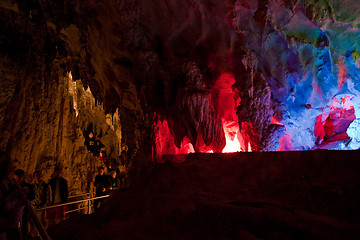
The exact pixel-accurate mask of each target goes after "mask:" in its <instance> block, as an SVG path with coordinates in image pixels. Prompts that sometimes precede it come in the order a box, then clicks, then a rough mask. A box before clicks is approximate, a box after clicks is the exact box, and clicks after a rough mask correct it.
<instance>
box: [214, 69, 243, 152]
mask: <svg viewBox="0 0 360 240" xmlns="http://www.w3.org/2000/svg"><path fill="white" fill-rule="evenodd" d="M234 83H235V78H234V76H233V75H232V74H230V73H223V74H221V75H220V77H219V78H218V79H217V81H216V83H215V85H214V88H213V89H212V92H211V96H212V102H213V106H214V109H215V111H216V112H217V114H218V115H219V116H220V118H221V120H222V123H223V128H224V132H225V138H226V145H225V147H224V149H223V151H222V152H223V153H227V152H240V151H241V145H240V141H239V137H240V130H239V120H238V117H237V115H236V107H237V106H238V105H239V103H240V97H239V96H238V94H237V92H236V91H235V90H234V89H233V88H232V86H233V85H234Z"/></svg>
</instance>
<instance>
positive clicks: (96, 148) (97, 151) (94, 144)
mask: <svg viewBox="0 0 360 240" xmlns="http://www.w3.org/2000/svg"><path fill="white" fill-rule="evenodd" d="M85 146H86V148H87V149H88V151H89V152H90V153H91V154H92V155H94V156H96V157H98V158H99V159H100V161H101V162H103V163H104V164H105V166H106V167H108V168H109V167H110V158H109V157H108V156H107V154H106V149H105V145H104V144H103V143H102V142H101V140H100V136H99V135H97V136H96V138H95V136H94V133H93V132H91V131H90V132H89V133H88V134H87V136H86V138H85Z"/></svg>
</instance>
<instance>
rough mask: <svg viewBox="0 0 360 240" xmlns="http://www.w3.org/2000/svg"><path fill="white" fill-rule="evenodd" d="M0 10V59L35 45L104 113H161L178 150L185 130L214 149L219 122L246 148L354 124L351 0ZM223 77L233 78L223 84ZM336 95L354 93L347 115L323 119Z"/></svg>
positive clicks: (356, 10) (359, 5) (355, 55)
mask: <svg viewBox="0 0 360 240" xmlns="http://www.w3.org/2000/svg"><path fill="white" fill-rule="evenodd" d="M0 6H1V7H0V10H1V12H2V14H1V15H2V16H1V21H2V22H3V23H4V25H3V26H4V27H3V28H2V31H1V35H0V36H1V38H0V46H1V55H2V56H4V57H7V58H10V59H13V60H14V62H15V63H16V64H19V65H22V66H26V64H27V62H28V61H29V59H32V58H36V57H37V56H38V55H39V53H40V52H41V53H42V56H45V58H46V61H45V62H47V63H48V64H49V65H50V64H51V62H53V61H58V62H60V63H61V69H62V70H63V74H64V75H65V74H66V73H67V72H70V71H71V73H72V76H73V78H74V79H81V81H82V82H83V83H84V85H85V87H90V89H91V92H92V93H93V94H94V96H95V97H96V99H97V100H98V101H100V102H102V103H103V104H104V108H105V111H106V112H109V113H114V112H115V111H116V109H118V108H120V109H126V110H127V113H133V114H135V115H137V116H139V115H141V116H142V118H144V119H145V120H144V121H152V120H153V119H152V118H153V116H156V118H158V119H160V120H161V121H163V120H166V121H167V123H168V127H169V129H170V130H169V131H170V132H171V134H172V136H173V138H174V144H175V145H176V146H178V147H180V145H181V143H182V141H183V139H184V138H185V137H186V138H187V139H188V141H190V142H191V143H192V145H193V146H194V148H195V151H207V150H212V151H214V152H221V151H222V149H223V148H224V146H225V133H224V130H223V122H222V121H223V119H227V118H228V120H233V121H235V122H236V124H238V126H239V128H240V129H239V130H238V131H239V132H241V135H242V146H241V149H243V150H244V149H245V148H247V147H248V146H249V147H250V148H251V149H252V150H257V151H273V150H277V149H280V150H304V149H305V150H306V149H312V148H314V147H316V144H320V143H321V142H322V141H325V140H327V139H330V138H331V137H333V136H335V135H337V134H340V133H343V132H345V133H346V130H347V129H352V130H353V131H356V130H357V125H358V123H357V120H356V117H355V112H356V110H357V109H358V108H359V107H360V106H359V104H356V103H357V101H358V98H359V97H360V96H359V95H358V91H360V89H359V88H360V86H359V83H360V82H359V81H360V72H359V52H360V42H359V41H360V40H359V39H360V37H359V34H360V30H359V27H360V20H359V16H360V2H359V1H357V0H346V1H341V0H326V1H313V0H304V1H293V0H266V1H256V0H254V1H246V0H237V1H216V0H205V1H200V0H182V1H162V0H153V1H147V0H125V1H115V0H114V1H110V0H108V1H94V0H87V1H81V0H77V1H37V0H32V1H20V0H19V1H1V5H0ZM44 67H45V68H46V66H44ZM224 76H226V79H230V80H229V81H230V82H231V81H233V82H231V83H232V84H230V85H229V84H228V85H229V86H226V87H221V86H223V85H221V86H220V85H219V81H223V82H226V81H227V80H224ZM225 85H226V84H225ZM214 89H215V90H214ZM224 89H225V90H226V89H227V90H229V89H230V90H231V91H233V94H232V95H231V96H230V98H234V99H235V102H236V104H235V106H234V107H233V110H234V113H231V114H232V116H230V117H228V115H229V114H228V113H224V111H221V109H222V108H223V107H222V106H223V105H224V104H223V102H221V101H220V100H221V96H220V97H218V99H220V100H219V101H220V102H216V97H215V96H217V95H216V94H218V95H219V92H224V91H225V90H224ZM223 90H224V91H223ZM341 97H344V99H345V97H347V99H350V98H351V104H352V106H353V109H355V110H352V111H353V112H346V114H347V115H346V116H345V117H343V118H341V119H339V118H336V116H335V115H334V116H335V117H333V118H331V116H332V115H331V112H330V110H331V109H330V108H331V106H333V105H331V104H332V103H333V101H334V99H335V98H338V99H339V100H340V103H341ZM359 103H360V102H359ZM333 108H334V106H333ZM337 108H340V107H338V106H335V109H337ZM345 110H349V109H348V108H347V109H345ZM339 111H340V110H339ZM324 112H325V113H326V114H327V115H326V116H325V117H324V119H322V120H321V119H320V120H319V118H318V120H317V117H318V116H320V115H321V114H323V113H324ZM233 115H235V116H233ZM335 118H336V119H335ZM146 119H147V120H146ZM235 119H236V120H235ZM327 119H330V120H331V123H333V122H334V121H335V122H337V123H339V124H338V125H336V126H335V127H333V128H334V129H335V128H336V129H335V130H331V131H330V130H329V131H330V132H329V131H327V128H326V126H327V125H326V124H327V123H326V121H328V122H330V120H327ZM334 119H335V120H334ZM319 121H320V122H319ZM316 123H317V124H318V125H316ZM350 124H351V125H350ZM315 125H316V126H320V128H321V129H320V128H316V127H315ZM349 125H350V126H349ZM148 126H151V124H148ZM324 126H325V127H324ZM319 129H320V130H319ZM324 129H325V130H324ZM348 135H349V136H350V137H351V144H349V145H346V147H349V148H352V149H353V148H358V147H359V146H358V145H359V142H360V140H359V141H357V139H358V138H359V139H360V136H359V137H358V136H357V135H356V134H355V135H351V133H349V132H348ZM346 139H348V138H346ZM199 142H201V143H202V144H201V143H199ZM347 144H348V143H347ZM204 146H206V147H204ZM341 146H342V147H345V145H344V144H343V145H341ZM346 147H345V148H346ZM337 148H341V147H339V146H337Z"/></svg>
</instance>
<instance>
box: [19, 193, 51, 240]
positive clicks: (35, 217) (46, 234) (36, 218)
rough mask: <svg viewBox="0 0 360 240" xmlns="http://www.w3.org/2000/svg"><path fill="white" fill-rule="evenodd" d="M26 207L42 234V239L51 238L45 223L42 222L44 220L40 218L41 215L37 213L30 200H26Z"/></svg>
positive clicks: (48, 239)
mask: <svg viewBox="0 0 360 240" xmlns="http://www.w3.org/2000/svg"><path fill="white" fill-rule="evenodd" d="M25 207H26V209H27V210H28V211H29V213H30V218H31V219H32V220H33V222H34V224H35V226H36V228H37V230H38V232H39V234H40V236H41V239H43V240H51V238H50V236H49V234H48V233H47V231H46V229H45V227H44V225H43V224H42V222H41V221H40V220H39V217H38V216H37V215H36V213H35V210H34V208H33V207H32V205H31V204H30V202H29V200H27V199H26V200H25Z"/></svg>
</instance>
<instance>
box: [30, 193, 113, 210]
mask: <svg viewBox="0 0 360 240" xmlns="http://www.w3.org/2000/svg"><path fill="white" fill-rule="evenodd" d="M109 196H110V195H104V196H100V197H92V198H87V199H82V200H78V201H74V202H67V203H60V204H56V205H51V206H46V207H42V208H38V209H36V210H45V209H49V208H55V207H62V206H67V205H71V204H75V203H81V202H87V201H91V200H95V199H100V198H107V197H109Z"/></svg>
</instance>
